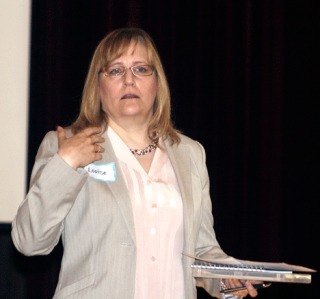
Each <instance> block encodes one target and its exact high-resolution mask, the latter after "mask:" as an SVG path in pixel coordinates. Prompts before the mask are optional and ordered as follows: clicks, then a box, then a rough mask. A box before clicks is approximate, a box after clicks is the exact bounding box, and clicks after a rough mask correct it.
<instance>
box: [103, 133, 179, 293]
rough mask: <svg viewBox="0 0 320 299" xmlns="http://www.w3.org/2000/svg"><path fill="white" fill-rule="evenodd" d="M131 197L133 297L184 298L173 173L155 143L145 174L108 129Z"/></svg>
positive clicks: (177, 194)
mask: <svg viewBox="0 0 320 299" xmlns="http://www.w3.org/2000/svg"><path fill="white" fill-rule="evenodd" d="M107 133H108V136H109V138H110V140H111V143H112V146H113V148H114V150H115V153H116V156H117V158H118V161H119V164H120V167H121V170H122V174H123V176H124V179H125V181H126V184H127V188H128V190H129V195H130V198H131V202H132V208H133V215H134V225H135V232H136V245H137V260H136V281H135V299H184V298H185V294H184V292H185V291H184V277H183V267H182V250H183V212H182V209H183V207H182V200H181V194H180V191H179V187H178V183H177V180H176V176H175V173H174V171H173V168H172V165H171V162H170V160H169V158H168V155H167V153H166V151H165V150H162V149H159V148H157V149H156V151H155V154H154V158H153V161H152V164H151V167H150V170H149V172H148V173H146V171H145V170H144V169H143V167H142V166H141V165H140V163H139V162H138V160H137V159H136V158H135V156H134V155H133V154H132V153H131V152H130V150H129V148H128V147H127V145H126V144H125V143H124V142H123V141H122V139H121V138H120V136H119V135H117V133H116V132H115V131H114V130H113V129H112V128H110V127H109V128H108V132H107Z"/></svg>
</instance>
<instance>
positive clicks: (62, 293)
mask: <svg viewBox="0 0 320 299" xmlns="http://www.w3.org/2000/svg"><path fill="white" fill-rule="evenodd" d="M94 277H95V275H94V273H93V274H91V275H89V276H87V277H85V278H82V279H81V280H79V281H77V282H75V283H73V284H70V285H68V286H66V287H64V288H62V289H61V290H59V291H58V292H56V294H55V295H54V297H53V299H58V298H66V297H68V296H70V295H72V294H74V293H77V292H79V291H81V290H83V289H85V288H88V287H90V286H92V285H93V283H94Z"/></svg>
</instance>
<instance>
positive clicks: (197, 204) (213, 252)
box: [12, 131, 225, 299]
mask: <svg viewBox="0 0 320 299" xmlns="http://www.w3.org/2000/svg"><path fill="white" fill-rule="evenodd" d="M104 137H105V139H106V140H105V143H104V145H103V146H104V148H105V149H106V151H105V153H104V154H103V160H102V161H99V163H101V164H107V163H112V162H115V170H116V174H117V176H116V179H115V180H114V181H110V182H102V181H99V180H97V179H95V178H92V177H91V176H88V174H87V172H86V171H85V170H84V169H78V170H77V171H75V170H73V169H72V168H71V167H69V166H68V165H67V164H66V163H65V162H64V161H63V160H62V159H61V158H60V157H59V155H58V154H57V151H58V143H57V134H56V132H55V131H51V132H48V133H47V135H46V136H45V138H44V139H43V141H42V143H41V145H40V147H39V150H38V153H37V156H36V160H35V164H34V167H33V171H32V175H31V181H30V189H29V192H28V194H27V196H26V198H25V200H24V201H23V202H22V204H21V205H20V207H19V209H18V212H17V215H16V217H15V219H14V221H13V223H12V239H13V242H14V244H15V246H16V248H17V249H18V250H19V251H20V252H21V253H23V254H25V255H27V256H29V255H45V254H49V253H50V252H51V251H52V250H53V248H54V247H55V246H56V245H57V243H58V241H59V239H60V237H62V242H63V245H64V254H63V259H62V264H61V271H60V275H59V281H58V285H57V287H56V291H55V295H54V298H55V299H58V298H70V299H73V298H74V299H92V298H94V299H100V298H101V299H102V298H108V299H120V298H121V299H133V298H134V289H135V286H134V282H135V257H136V246H135V231H134V221H133V214H132V208H131V203H130V198H129V195H128V191H127V189H126V184H125V182H124V179H123V177H122V175H121V171H120V168H119V165H118V163H117V159H116V156H115V152H114V149H113V148H112V145H111V143H110V140H109V138H108V136H107V134H106V133H105V134H104ZM165 147H166V150H167V152H168V155H169V158H170V161H171V163H172V165H173V168H174V171H175V173H176V176H177V179H178V183H179V187H180V191H181V195H182V200H183V215H184V252H185V253H188V254H191V255H195V256H203V257H224V256H225V253H224V252H223V251H222V250H221V248H220V246H219V244H218V242H217V240H216V237H215V233H214V230H213V217H212V210H211V209H212V207H211V199H210V194H209V177H208V172H207V167H206V161H205V152H204V149H203V147H202V146H201V145H200V144H199V143H198V142H196V141H194V140H192V139H190V138H188V137H186V136H184V135H181V143H180V144H179V145H173V146H172V145H170V144H169V143H168V142H166V143H165ZM181 257H182V260H183V265H184V273H185V288H186V291H185V293H186V299H195V298H196V293H197V292H196V284H197V285H198V286H201V287H204V288H206V290H207V291H208V292H209V293H211V295H214V296H216V297H219V292H218V291H219V281H217V280H211V279H205V280H202V281H200V280H199V281H196V280H195V279H194V278H193V276H192V271H191V267H190V265H191V263H192V262H193V261H192V259H191V258H189V257H186V256H184V255H181ZM150 299H152V298H150Z"/></svg>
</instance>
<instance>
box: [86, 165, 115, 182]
mask: <svg viewBox="0 0 320 299" xmlns="http://www.w3.org/2000/svg"><path fill="white" fill-rule="evenodd" d="M84 169H85V170H86V171H87V172H88V174H89V176H91V177H92V178H94V179H96V180H99V181H103V182H115V180H116V179H117V171H116V164H115V162H111V163H108V164H94V163H92V164H89V165H87V166H86V167H84Z"/></svg>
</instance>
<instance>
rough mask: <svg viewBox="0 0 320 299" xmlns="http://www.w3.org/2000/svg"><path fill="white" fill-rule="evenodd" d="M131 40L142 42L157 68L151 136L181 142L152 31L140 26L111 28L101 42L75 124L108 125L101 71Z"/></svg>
mask: <svg viewBox="0 0 320 299" xmlns="http://www.w3.org/2000/svg"><path fill="white" fill-rule="evenodd" d="M131 42H134V43H141V44H143V45H144V46H145V47H146V50H147V55H148V60H149V63H150V64H151V65H153V66H154V68H155V74H156V76H157V82H158V92H157V96H156V99H155V102H154V107H153V116H152V119H151V121H150V123H149V127H148V135H149V138H150V139H151V140H153V141H155V142H157V140H158V138H159V137H162V138H163V139H164V140H165V139H167V138H169V139H170V141H171V142H172V143H179V142H180V137H179V135H178V130H177V129H175V128H174V126H173V124H172V120H171V96H170V90H169V86H168V82H167V78H166V75H165V72H164V69H163V66H162V63H161V60H160V56H159V54H158V50H157V48H156V46H155V44H154V41H153V40H152V38H151V37H150V35H149V34H148V33H147V32H145V31H144V30H142V29H140V28H120V29H116V30H114V31H112V32H110V33H109V34H108V35H107V36H105V37H104V38H103V39H102V40H101V41H100V43H99V44H98V46H97V48H96V50H95V52H94V54H93V57H92V60H91V63H90V67H89V71H88V74H87V77H86V81H85V84H84V89H83V94H82V101H81V106H80V113H79V116H78V118H77V119H76V121H75V122H74V123H73V124H72V126H71V128H72V131H73V132H74V133H77V132H79V131H81V130H83V129H85V128H87V127H91V126H102V127H105V128H106V126H107V125H108V117H107V115H106V113H105V112H104V111H103V110H102V108H101V102H100V96H99V85H98V79H99V72H100V71H101V69H102V68H103V67H104V66H106V65H109V64H110V63H111V62H112V61H113V60H115V59H116V58H118V57H120V56H121V55H122V54H123V53H125V51H126V50H127V49H128V47H129V45H130V44H131Z"/></svg>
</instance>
